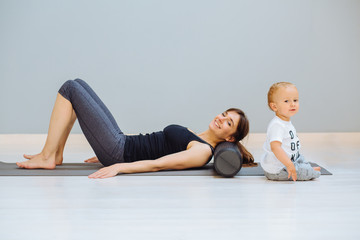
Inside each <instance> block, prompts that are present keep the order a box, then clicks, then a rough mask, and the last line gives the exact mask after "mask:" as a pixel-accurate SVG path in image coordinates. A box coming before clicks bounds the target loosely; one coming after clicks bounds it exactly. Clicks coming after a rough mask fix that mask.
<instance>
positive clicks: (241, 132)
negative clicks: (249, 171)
mask: <svg viewBox="0 0 360 240" xmlns="http://www.w3.org/2000/svg"><path fill="white" fill-rule="evenodd" d="M227 112H236V113H237V114H239V115H240V120H239V123H238V126H237V129H236V132H235V133H234V135H233V137H234V138H235V141H234V142H236V144H237V146H238V148H239V150H240V153H241V155H242V156H243V164H244V165H245V166H256V165H257V164H256V163H254V157H253V155H252V154H251V153H250V152H249V151H248V150H247V149H246V148H245V147H244V146H243V145H242V144H241V142H240V141H241V140H243V139H244V138H245V137H246V136H247V135H248V134H249V131H250V124H249V120H248V119H247V117H246V115H245V113H244V112H243V111H242V110H240V109H238V108H229V109H228V110H227Z"/></svg>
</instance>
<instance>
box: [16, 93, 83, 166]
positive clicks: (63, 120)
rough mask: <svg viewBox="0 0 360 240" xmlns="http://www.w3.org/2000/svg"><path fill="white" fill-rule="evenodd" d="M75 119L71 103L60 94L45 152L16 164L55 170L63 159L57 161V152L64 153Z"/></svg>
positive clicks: (53, 112) (54, 109) (51, 119)
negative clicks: (64, 146)
mask: <svg viewBox="0 0 360 240" xmlns="http://www.w3.org/2000/svg"><path fill="white" fill-rule="evenodd" d="M75 119H76V115H75V113H74V110H73V108H72V105H71V103H70V102H69V101H68V100H67V99H65V98H64V97H63V96H61V95H60V94H58V95H57V97H56V101H55V104H54V108H53V111H52V114H51V118H50V124H49V130H48V136H47V138H46V142H45V146H44V148H43V150H42V151H41V153H39V154H37V155H34V156H32V157H31V158H30V159H29V160H28V161H25V162H18V163H16V164H17V165H18V166H19V167H21V168H45V169H53V168H55V166H56V162H57V161H58V164H61V162H62V159H56V157H57V156H58V155H57V152H58V151H60V152H61V151H63V146H62V144H63V145H65V142H66V138H67V135H68V134H69V132H70V130H71V127H72V125H73V124H74V121H75ZM58 154H59V153H58ZM61 154H62V153H61ZM61 158H62V156H61Z"/></svg>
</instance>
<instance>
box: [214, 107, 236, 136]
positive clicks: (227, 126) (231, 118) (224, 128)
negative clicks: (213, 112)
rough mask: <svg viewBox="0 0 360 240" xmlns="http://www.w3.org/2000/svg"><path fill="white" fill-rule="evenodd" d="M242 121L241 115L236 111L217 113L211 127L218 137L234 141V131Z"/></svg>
mask: <svg viewBox="0 0 360 240" xmlns="http://www.w3.org/2000/svg"><path fill="white" fill-rule="evenodd" d="M239 121H240V115H239V114H238V113H236V112H232V111H230V112H227V111H225V112H223V113H221V114H219V115H217V116H216V117H215V118H214V120H212V121H211V123H210V125H209V128H210V130H212V131H213V132H214V133H215V134H216V136H217V137H219V138H221V139H223V140H225V141H228V142H232V141H234V140H235V139H234V137H232V136H233V135H234V133H235V132H236V130H237V126H238V124H239Z"/></svg>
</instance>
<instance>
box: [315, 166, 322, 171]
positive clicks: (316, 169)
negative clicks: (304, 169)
mask: <svg viewBox="0 0 360 240" xmlns="http://www.w3.org/2000/svg"><path fill="white" fill-rule="evenodd" d="M313 169H314V170H315V171H320V170H321V168H320V167H313Z"/></svg>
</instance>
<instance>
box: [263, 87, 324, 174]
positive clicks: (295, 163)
mask: <svg viewBox="0 0 360 240" xmlns="http://www.w3.org/2000/svg"><path fill="white" fill-rule="evenodd" d="M268 105H269V107H270V109H271V110H272V111H273V112H275V117H274V118H273V119H272V120H271V121H270V123H269V125H268V128H267V133H266V141H265V143H264V150H265V154H264V155H263V157H262V159H261V162H260V163H261V167H262V168H263V169H264V172H265V176H266V177H267V178H268V179H269V180H277V181H285V180H293V181H296V180H300V181H306V180H311V179H314V178H318V177H320V167H314V168H313V167H311V165H310V163H308V162H307V161H305V159H304V157H303V156H302V155H300V153H299V151H300V141H299V138H298V136H297V134H296V129H295V127H294V126H293V125H292V123H291V121H290V117H292V116H294V115H295V114H296V113H297V112H298V110H299V93H298V91H297V89H296V87H295V85H294V84H292V83H288V82H279V83H275V84H273V85H272V86H271V87H270V89H269V92H268Z"/></svg>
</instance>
